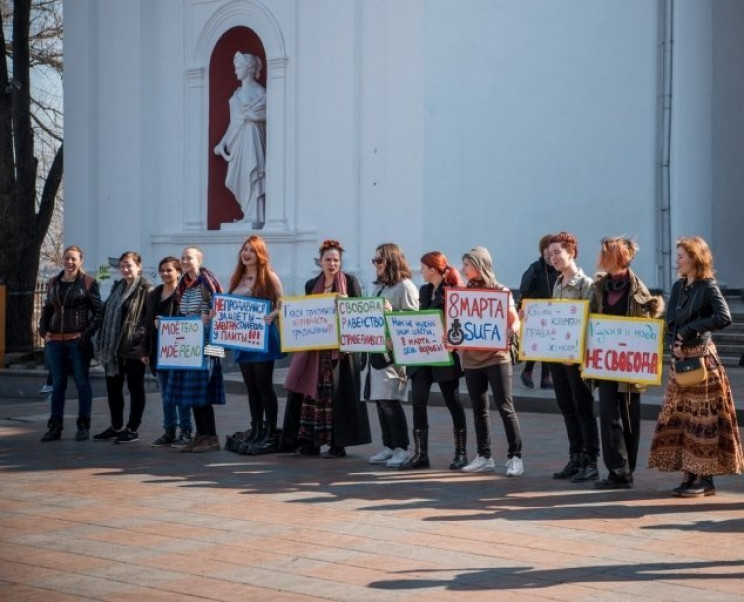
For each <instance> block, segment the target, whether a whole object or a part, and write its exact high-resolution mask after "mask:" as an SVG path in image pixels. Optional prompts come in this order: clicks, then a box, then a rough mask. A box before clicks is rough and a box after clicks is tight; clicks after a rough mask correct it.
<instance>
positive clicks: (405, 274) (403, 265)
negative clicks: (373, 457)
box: [375, 242, 411, 286]
mask: <svg viewBox="0 0 744 602" xmlns="http://www.w3.org/2000/svg"><path fill="white" fill-rule="evenodd" d="M376 251H377V253H379V254H380V257H382V258H383V259H384V260H385V269H384V270H383V272H382V275H381V276H379V277H378V278H377V280H375V284H384V285H385V286H393V285H394V284H398V283H399V282H400V281H401V280H404V279H405V278H410V277H411V268H409V267H408V262H407V261H406V256H405V255H403V251H401V249H400V247H399V246H398V245H396V244H395V243H392V242H386V243H384V244H382V245H380V246H379V247H377V249H376Z"/></svg>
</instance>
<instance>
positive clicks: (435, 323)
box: [385, 310, 453, 366]
mask: <svg viewBox="0 0 744 602" xmlns="http://www.w3.org/2000/svg"><path fill="white" fill-rule="evenodd" d="M385 320H386V322H387V327H388V332H389V333H390V340H391V341H392V342H393V355H394V356H395V363H396V364H398V365H399V366H451V365H452V363H453V361H452V355H451V354H450V353H449V352H448V351H447V349H445V347H444V343H443V339H444V326H443V325H442V312H440V311H438V310H425V311H394V312H389V313H386V314H385Z"/></svg>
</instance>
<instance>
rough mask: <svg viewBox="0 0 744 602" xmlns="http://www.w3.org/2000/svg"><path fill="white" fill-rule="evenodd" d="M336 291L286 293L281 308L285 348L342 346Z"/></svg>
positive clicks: (280, 323)
mask: <svg viewBox="0 0 744 602" xmlns="http://www.w3.org/2000/svg"><path fill="white" fill-rule="evenodd" d="M336 313H337V312H336V295H307V296H305V297H283V298H282V308H281V311H280V312H279V333H280V335H281V343H282V351H284V352H291V351H309V350H319V349H338V320H337V318H336Z"/></svg>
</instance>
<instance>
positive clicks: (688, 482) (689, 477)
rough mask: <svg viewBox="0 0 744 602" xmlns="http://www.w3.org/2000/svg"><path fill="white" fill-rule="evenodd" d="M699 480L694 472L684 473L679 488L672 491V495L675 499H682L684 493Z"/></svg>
mask: <svg viewBox="0 0 744 602" xmlns="http://www.w3.org/2000/svg"><path fill="white" fill-rule="evenodd" d="M696 479H697V475H696V474H695V473H694V472H685V473H683V477H682V482H681V483H680V484H679V486H678V487H675V488H674V489H672V495H673V496H674V497H682V492H683V491H685V490H686V489H688V488H689V487H691V486H692V484H693V483H694V482H695V480H696Z"/></svg>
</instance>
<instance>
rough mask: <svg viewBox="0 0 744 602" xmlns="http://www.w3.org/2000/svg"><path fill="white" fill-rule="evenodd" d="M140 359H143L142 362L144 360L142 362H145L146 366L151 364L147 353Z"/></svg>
mask: <svg viewBox="0 0 744 602" xmlns="http://www.w3.org/2000/svg"><path fill="white" fill-rule="evenodd" d="M140 361H141V362H142V363H143V364H144V365H145V366H149V365H150V358H149V357H147V356H146V355H143V356H142V357H141V358H140Z"/></svg>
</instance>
